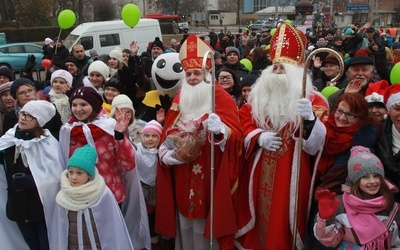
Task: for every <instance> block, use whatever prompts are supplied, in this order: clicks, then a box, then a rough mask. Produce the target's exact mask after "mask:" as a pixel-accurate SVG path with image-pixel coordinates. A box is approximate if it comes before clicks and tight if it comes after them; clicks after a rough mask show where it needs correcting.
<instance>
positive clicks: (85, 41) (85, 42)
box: [78, 36, 93, 50]
mask: <svg viewBox="0 0 400 250" xmlns="http://www.w3.org/2000/svg"><path fill="white" fill-rule="evenodd" d="M78 43H80V44H82V46H83V48H84V49H85V50H91V49H93V37H92V36H85V37H82V38H81V39H80V40H79V42H78Z"/></svg>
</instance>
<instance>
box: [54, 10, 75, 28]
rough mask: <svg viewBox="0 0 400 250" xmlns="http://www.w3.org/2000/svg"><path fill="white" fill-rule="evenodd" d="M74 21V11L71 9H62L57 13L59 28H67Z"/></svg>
mask: <svg viewBox="0 0 400 250" xmlns="http://www.w3.org/2000/svg"><path fill="white" fill-rule="evenodd" d="M75 21H76V16H75V13H74V12H73V11H72V10H63V11H61V12H60V14H58V26H60V28H61V29H69V28H71V27H72V26H74V24H75Z"/></svg>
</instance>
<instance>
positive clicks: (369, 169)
mask: <svg viewBox="0 0 400 250" xmlns="http://www.w3.org/2000/svg"><path fill="white" fill-rule="evenodd" d="M372 173H376V174H379V175H381V176H382V177H385V172H384V171H383V164H382V162H381V160H379V158H378V157H377V156H376V155H374V154H373V153H371V151H370V150H369V149H368V148H365V147H363V146H355V147H352V148H351V150H350V158H349V162H348V176H349V180H350V181H351V183H352V184H355V183H356V182H357V181H358V180H359V179H361V178H362V177H363V176H366V175H367V174H372Z"/></svg>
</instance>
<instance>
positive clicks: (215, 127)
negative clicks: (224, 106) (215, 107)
mask: <svg viewBox="0 0 400 250" xmlns="http://www.w3.org/2000/svg"><path fill="white" fill-rule="evenodd" d="M207 124H208V131H210V132H213V133H214V134H216V135H218V134H220V133H223V132H224V131H225V125H224V123H223V122H222V121H221V118H219V116H218V115H217V114H215V113H211V114H210V115H209V116H208V119H207Z"/></svg>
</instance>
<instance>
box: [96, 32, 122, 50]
mask: <svg viewBox="0 0 400 250" xmlns="http://www.w3.org/2000/svg"><path fill="white" fill-rule="evenodd" d="M120 44H121V42H120V39H119V34H107V35H100V46H101V47H107V46H117V45H120Z"/></svg>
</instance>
